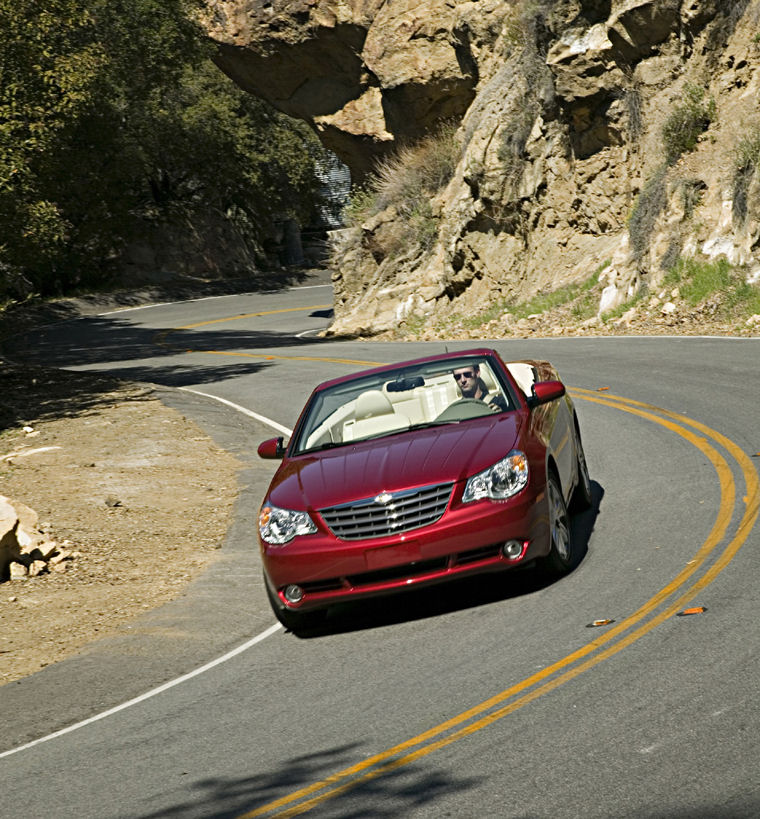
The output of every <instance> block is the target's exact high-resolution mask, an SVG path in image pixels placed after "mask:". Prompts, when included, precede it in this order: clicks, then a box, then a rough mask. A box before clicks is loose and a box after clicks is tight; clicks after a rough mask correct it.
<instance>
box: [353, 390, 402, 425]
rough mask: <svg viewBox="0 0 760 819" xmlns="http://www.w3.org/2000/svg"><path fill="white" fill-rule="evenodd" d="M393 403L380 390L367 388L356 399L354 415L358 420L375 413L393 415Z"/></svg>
mask: <svg viewBox="0 0 760 819" xmlns="http://www.w3.org/2000/svg"><path fill="white" fill-rule="evenodd" d="M392 414H393V405H392V404H391V402H390V401H389V400H388V397H387V396H386V395H384V394H383V393H382V392H381V391H380V390H367V392H363V393H362V394H361V395H360V396H359V397H358V398H357V399H356V409H355V410H354V415H355V417H356V419H357V420H359V419H361V418H372V417H373V416H375V415H392Z"/></svg>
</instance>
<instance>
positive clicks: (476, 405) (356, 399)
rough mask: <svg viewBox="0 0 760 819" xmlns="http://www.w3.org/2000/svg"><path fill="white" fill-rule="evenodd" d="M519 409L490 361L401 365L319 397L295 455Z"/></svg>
mask: <svg viewBox="0 0 760 819" xmlns="http://www.w3.org/2000/svg"><path fill="white" fill-rule="evenodd" d="M510 409H514V404H513V402H512V399H511V398H510V397H509V392H508V390H507V389H505V387H504V385H503V384H502V382H501V380H500V379H499V377H498V376H497V374H496V372H495V371H494V368H493V367H492V366H491V364H490V363H489V362H488V361H487V360H485V359H482V358H480V359H477V358H473V359H469V358H462V357H457V358H452V359H445V360H443V361H434V362H428V363H425V364H415V365H412V366H409V365H406V366H404V365H400V366H399V367H398V369H396V370H387V371H385V372H383V373H375V374H374V375H365V376H359V377H357V378H355V379H353V380H351V381H346V382H343V383H341V384H337V385H335V386H332V387H328V388H327V389H324V390H320V391H319V392H317V393H316V394H315V396H314V397H313V399H312V401H311V403H310V404H309V407H308V412H307V415H306V417H305V419H304V421H303V423H302V424H301V425H300V430H299V432H298V439H297V441H296V442H295V448H294V450H293V453H294V454H296V455H300V454H301V453H304V452H311V451H314V450H319V449H327V448H330V447H334V446H340V445H342V444H346V443H350V442H352V441H359V440H367V439H371V438H379V437H382V436H386V435H394V434H398V433H402V432H405V431H408V430H414V429H420V428H423V427H429V426H437V425H440V424H452V423H460V422H462V421H467V420H469V419H472V418H480V417H482V416H484V415H490V414H491V413H495V412H503V411H505V410H510Z"/></svg>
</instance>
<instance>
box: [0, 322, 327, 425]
mask: <svg viewBox="0 0 760 819" xmlns="http://www.w3.org/2000/svg"><path fill="white" fill-rule="evenodd" d="M327 312H329V311H324V310H315V311H313V312H312V313H311V315H312V316H313V317H315V318H325V317H326V313H327ZM57 315H58V316H59V317H62V320H63V321H64V324H58V325H54V326H45V327H40V328H35V329H29V330H21V331H19V332H16V333H13V334H12V335H11V336H10V337H6V338H5V339H4V341H3V344H2V351H3V357H5V356H10V357H12V358H13V360H14V361H18V362H23V364H18V365H16V364H14V363H10V362H8V361H7V360H6V361H2V362H0V429H7V428H10V427H13V426H18V425H19V423H28V422H30V421H32V420H35V421H41V420H48V419H53V418H60V417H72V416H76V415H80V414H82V413H87V412H91V411H94V410H96V409H97V408H98V407H99V406H101V405H103V404H108V403H112V402H113V400H114V396H113V395H112V393H113V392H115V391H116V390H123V389H124V384H122V383H119V381H117V379H123V380H129V381H139V382H149V383H152V384H159V385H163V386H168V387H182V386H188V385H202V384H212V383H218V382H221V381H225V380H228V379H232V378H237V377H239V376H245V375H252V374H256V373H259V372H262V371H263V370H265V369H266V368H268V367H271V366H272V363H273V362H272V361H267V360H266V359H267V354H266V353H264V352H261V353H259V352H257V351H259V350H261V351H264V350H266V351H267V353H271V351H272V350H277V349H283V348H291V349H292V348H298V347H300V346H304V345H310V346H314V345H315V344H320V343H323V340H322V339H318V338H316V339H315V338H309V339H300V338H297V337H294V336H293V335H291V334H289V333H285V332H276V331H269V330H236V329H234V328H233V327H231V326H229V325H227V324H225V325H224V326H220V325H219V324H212V325H210V326H206V327H200V328H188V329H175V328H173V327H165V328H155V327H152V328H151V327H143V326H140V325H139V324H134V323H132V322H130V321H128V320H126V319H125V318H123V317H120V316H119V315H118V314H116V315H110V316H90V317H86V318H82V317H81V316H77V317H76V318H75V319H74V320H71V321H67V320H66V318H65V316H66V309H65V308H62V309H61V311H60V312H58V313H57ZM233 321H234V319H233ZM190 352H192V353H198V354H204V353H208V354H215V355H217V358H216V359H215V361H214V364H213V365H211V364H209V365H204V364H198V363H197V358H195V359H194V363H192V364H191V363H189V362H188V363H187V364H184V363H182V357H183V356H184V354H185V353H190ZM220 353H221V354H222V355H223V356H224V358H221V357H219V355H218V354H220ZM169 359H171V361H169ZM209 360H211V359H210V358H209ZM131 361H134V362H135V364H134V366H131V365H130V363H129V362H131ZM83 366H89V367H100V368H103V369H107V374H106V373H105V372H104V373H102V374H96V373H93V372H84V371H77V372H73V371H67V370H65V369H64V368H66V367H83Z"/></svg>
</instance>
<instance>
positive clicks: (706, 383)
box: [0, 287, 760, 819]
mask: <svg viewBox="0 0 760 819" xmlns="http://www.w3.org/2000/svg"><path fill="white" fill-rule="evenodd" d="M330 303H331V294H330V290H329V288H327V287H314V288H295V289H292V290H289V291H284V292H281V293H267V294H260V293H258V294H246V295H238V296H227V297H219V298H214V299H207V300H202V301H200V300H199V301H193V302H183V303H180V304H167V305H161V306H155V307H150V308H146V309H141V310H130V311H124V312H119V313H113V314H109V315H103V316H97V317H89V318H87V319H82V320H79V321H73V322H66V323H64V324H60V325H55V326H50V327H47V328H43V329H42V330H41V331H39V332H38V333H37V334H35V335H34V336H33V337H29V338H27V339H21V340H19V343H18V347H17V350H16V353H15V354H16V355H17V356H19V357H20V356H23V357H24V358H26V359H29V360H32V359H36V360H39V361H44V362H45V363H48V364H50V363H53V364H55V365H57V366H62V367H67V368H71V369H98V370H103V371H107V372H112V373H115V374H117V375H120V376H122V377H125V378H132V379H138V380H144V381H149V382H152V383H155V384H159V385H163V386H164V387H167V388H176V387H184V388H186V389H185V390H183V391H178V390H175V389H171V390H167V391H166V393H165V394H166V400H169V401H174V402H177V403H178V405H180V406H181V407H182V409H183V411H184V412H186V413H188V414H190V415H192V417H194V418H196V419H197V420H199V421H200V422H201V423H202V424H204V426H205V427H206V428H207V429H208V430H209V432H210V433H211V434H214V435H215V436H216V437H217V440H220V441H221V442H222V443H223V444H224V445H226V446H228V447H229V448H231V449H233V450H234V451H236V452H237V454H238V455H239V456H240V457H242V458H243V459H244V461H246V464H247V466H246V471H245V473H244V474H245V480H244V481H243V483H244V484H245V485H246V489H245V490H244V491H243V495H242V499H241V504H240V507H239V514H238V518H237V520H236V525H235V526H234V527H233V530H232V531H231V533H230V536H229V537H228V542H227V544H226V545H225V548H224V549H223V552H224V553H225V554H227V555H228V556H231V557H232V559H234V566H235V569H236V571H235V572H230V570H229V564H224V561H222V568H221V569H220V570H218V571H217V573H216V574H214V572H213V571H212V572H210V573H209V575H207V576H206V577H204V578H203V579H202V580H201V581H200V582H199V583H198V584H196V586H194V587H193V588H192V589H191V591H190V593H189V594H188V595H187V597H186V599H185V600H183V601H179V602H178V603H177V604H176V605H173V606H170V607H166V609H164V610H160V611H159V612H158V613H155V614H154V615H153V617H154V618H158V619H157V620H156V619H150V618H148V619H147V620H144V621H143V623H144V625H142V626H141V625H138V626H137V628H136V629H135V633H134V635H133V636H123V637H121V638H119V639H118V640H115V641H104V643H102V644H100V645H99V646H96V647H94V648H93V650H92V652H90V653H88V655H87V656H86V657H80V658H74V660H72V661H68V662H64V663H60V664H58V665H57V666H53V667H51V668H48V669H45V670H44V671H43V672H41V673H39V674H36V675H34V676H33V677H31V678H28V679H27V680H24V681H21V683H20V684H18V685H15V686H4V687H3V688H0V707H2V708H3V712H4V713H5V714H6V715H7V714H9V713H10V714H14V715H18V718H17V719H16V718H14V720H13V721H12V722H13V725H9V726H8V730H7V731H5V732H4V733H5V736H4V738H3V740H2V744H0V752H5V754H4V755H2V754H0V771H2V778H3V782H4V792H3V798H2V800H1V802H0V816H2V817H5V816H7V817H11V816H13V817H15V816H43V815H52V816H55V817H79V818H80V819H81V817H99V818H100V817H153V816H155V817H167V816H178V817H179V816H181V817H196V816H197V817H208V816H215V817H228V816H229V817H242V816H251V817H252V816H293V815H301V814H303V813H308V814H309V815H312V816H320V817H328V816H329V817H332V816H336V817H337V816H340V817H348V816H398V815H403V816H415V817H426V816H436V817H438V816H474V815H476V814H477V815H480V816H494V817H559V816H562V817H564V816H567V817H577V816H584V817H611V816H615V817H623V816H630V817H640V816H661V817H693V816H700V817H739V816H747V817H751V816H757V815H760V774H759V773H758V770H760V768H759V766H758V765H757V759H758V757H759V756H760V747H758V746H760V708H759V707H758V705H757V703H758V702H760V679H758V674H757V662H758V654H759V653H760V652H759V649H760V633H758V630H757V628H756V625H755V620H756V607H757V604H758V602H760V599H759V596H758V592H757V585H758V583H757V578H758V577H759V576H760V533H759V530H760V527H758V524H757V516H758V506H759V505H760V488H759V487H760V484H759V482H758V474H757V464H758V463H760V459H758V457H756V453H758V452H760V427H759V426H758V423H757V406H758V402H759V401H760V378H758V376H759V375H760V340H757V339H748V340H739V339H710V338H683V339H681V338H600V339H580V338H579V339H557V340H549V339H546V340H541V339H535V340H498V341H495V342H493V346H494V347H495V348H496V349H497V350H499V352H500V353H501V354H502V355H503V356H504V357H505V358H508V359H520V358H548V359H549V360H551V361H552V362H553V363H554V364H555V365H556V366H557V367H558V369H559V371H560V373H561V375H562V377H563V379H564V380H565V382H566V383H567V384H568V386H569V387H570V388H571V390H572V392H573V395H574V398H575V400H576V406H577V409H578V414H579V417H580V421H581V426H582V429H583V432H584V442H585V448H586V451H587V458H588V461H589V465H590V469H591V474H592V479H593V480H594V491H595V501H596V503H595V505H594V508H593V509H592V510H591V511H589V512H587V513H584V515H583V516H581V517H579V518H578V519H577V520H576V521H575V524H574V525H575V527H576V530H577V533H578V535H579V536H580V537H581V538H582V539H583V541H584V542H585V543H586V544H587V552H586V555H585V558H584V560H583V562H582V563H581V564H580V566H579V567H578V568H577V569H576V570H575V571H574V572H573V573H572V574H571V575H569V576H567V577H565V578H563V579H562V580H560V581H558V582H556V583H552V584H550V585H545V584H542V583H540V582H538V581H537V580H536V579H535V578H533V577H532V576H531V575H530V574H529V573H522V574H520V575H517V574H515V575H514V576H511V577H509V578H501V579H499V578H491V579H489V580H487V581H477V582H468V583H464V584H461V586H457V587H455V588H446V589H442V588H438V589H432V590H428V591H425V592H421V593H415V594H411V595H408V596H403V597H399V598H397V599H394V600H392V601H383V602H375V603H370V604H367V605H363V606H346V607H343V608H342V609H340V610H338V611H335V612H333V613H332V615H331V617H330V619H329V621H328V627H327V628H326V629H325V631H324V633H321V634H319V635H318V636H315V637H314V638H313V639H305V640H303V639H298V638H296V637H295V636H293V635H292V634H289V633H286V632H284V631H283V630H282V629H277V628H272V629H271V631H269V632H266V631H265V630H266V629H268V628H269V627H271V626H272V623H273V620H272V617H271V615H270V614H269V612H268V609H267V604H266V601H265V598H264V594H263V590H262V588H261V584H260V579H259V564H258V557H257V555H256V552H255V547H254V538H253V533H252V531H253V521H254V519H255V513H256V511H257V508H256V507H257V504H258V502H259V501H260V499H261V494H262V493H263V491H264V488H265V486H266V481H267V479H268V476H269V474H271V465H269V464H266V463H265V462H260V461H257V460H256V459H255V456H254V452H255V445H256V443H257V442H258V440H260V439H261V438H264V437H268V436H269V435H271V434H275V433H274V432H273V431H272V430H271V428H270V427H269V426H268V424H267V422H266V419H271V420H272V421H274V422H275V423H276V424H278V425H280V426H282V427H285V428H287V427H290V426H292V424H293V423H294V421H295V419H296V417H297V414H298V411H299V410H300V407H301V406H302V404H303V401H304V400H305V398H306V397H307V395H308V393H309V391H310V389H311V388H312V386H313V385H314V384H315V383H317V382H318V381H320V380H323V379H324V378H326V377H329V376H332V375H336V374H340V373H344V372H349V371H351V370H355V369H358V368H360V367H362V366H365V364H367V363H375V362H390V361H394V360H398V359H402V358H408V357H412V356H414V355H418V354H424V353H427V352H433V351H442V350H443V349H444V346H445V345H444V343H443V342H429V343H420V344H400V343H384V344H373V343H366V342H356V341H344V342H336V341H324V340H321V339H319V338H316V337H315V333H316V331H318V330H319V329H320V328H321V327H324V326H325V324H326V323H327V321H328V313H329V305H330ZM480 343H481V342H478V344H480ZM471 345H472V342H469V343H467V342H450V343H449V344H448V347H449V349H455V348H456V349H459V348H465V347H467V346H471ZM188 390H191V391H192V392H189V391H188ZM198 393H204V394H205V395H206V396H214V397H216V398H218V399H223V401H224V402H225V403H220V402H219V401H216V400H214V398H210V397H204V396H201V395H198ZM233 404H234V405H237V406H240V407H242V408H245V409H246V410H248V411H249V413H253V414H254V415H251V414H243V413H240V412H238V411H237V410H236V409H234V407H233V406H231V405H233ZM689 609H695V610H696V612H697V613H694V614H690V615H684V612H685V611H687V610H689ZM598 620H609V621H611V622H610V623H609V624H607V625H603V626H598V627H590V625H591V624H592V623H593V622H594V621H598ZM175 621H181V622H182V623H183V624H184V625H185V627H186V628H188V627H190V626H189V624H193V626H192V627H193V628H196V629H197V631H196V634H197V636H198V639H196V640H194V641H192V640H191V641H190V643H189V644H188V645H184V647H183V648H182V650H181V651H180V650H176V649H172V648H170V647H169V646H168V644H167V643H165V642H161V641H160V640H158V638H157V637H156V631H158V630H159V629H157V628H156V623H159V624H162V625H163V626H165V625H166V623H168V622H175ZM257 635H264V636H261V637H259V638H258V639H256V638H257ZM236 647H237V648H238V649H240V650H235V649H236ZM138 649H139V650H138ZM227 652H229V656H224V657H222V655H225V654H226V653H227ZM220 657H221V658H222V659H223V661H221V662H218V661H216V662H215V658H220ZM206 663H207V664H208V666H207V667H204V668H202V669H201V673H188V672H192V671H193V669H194V668H195V669H198V668H199V667H201V666H204V664H206ZM183 674H186V675H187V676H186V677H185V678H184V679H182V680H181V681H179V682H178V684H173V683H172V681H173V680H176V678H178V677H180V676H181V675H183ZM166 683H169V685H164V687H163V688H162V689H161V690H160V691H158V692H156V693H155V695H152V696H149V697H142V698H140V697H139V695H140V694H143V693H144V692H148V691H151V690H152V689H155V688H156V687H157V686H159V685H162V684H166ZM53 688H55V690H56V691H58V692H59V697H60V692H66V693H65V694H64V696H63V699H64V700H68V701H69V702H70V705H67V706H64V707H63V718H62V717H61V715H60V710H59V712H58V716H55V715H54V713H53V710H52V709H49V710H45V706H44V705H40V703H43V702H44V701H45V700H44V699H43V695H44V694H45V692H50V691H52V690H53ZM66 695H68V696H66ZM133 697H134V698H137V701H135V702H134V703H133V704H131V705H130V706H129V707H126V708H121V709H115V710H114V711H113V713H111V714H110V715H108V716H106V717H105V718H102V719H95V720H94V721H90V722H88V723H87V724H84V725H82V726H81V727H79V728H77V729H76V730H72V731H68V732H65V733H62V734H61V735H60V736H57V737H55V738H51V739H49V740H47V741H44V742H38V743H36V744H32V745H30V746H29V747H26V748H25V749H21V750H15V749H16V748H18V747H19V746H21V745H22V744H23V743H27V742H29V741H32V742H33V741H34V740H37V739H40V738H44V737H45V736H46V735H47V734H49V733H50V732H51V731H54V730H57V729H60V728H64V727H65V725H66V724H71V723H77V722H79V721H80V720H87V719H88V718H90V719H91V718H93V717H97V716H98V715H99V714H101V713H102V712H103V711H104V710H105V709H107V708H112V707H114V706H118V705H119V704H120V703H124V702H126V701H128V700H130V699H131V698H133ZM32 709H37V710H36V711H35V710H32ZM30 713H31V714H33V715H34V719H32V718H30V717H29V716H28V715H29V714H30Z"/></svg>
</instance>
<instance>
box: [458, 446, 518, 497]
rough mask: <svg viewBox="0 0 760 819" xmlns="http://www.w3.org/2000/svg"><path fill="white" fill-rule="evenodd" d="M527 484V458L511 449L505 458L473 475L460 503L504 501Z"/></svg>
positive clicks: (516, 450)
mask: <svg viewBox="0 0 760 819" xmlns="http://www.w3.org/2000/svg"><path fill="white" fill-rule="evenodd" d="M527 484H528V458H527V456H526V455H525V453H524V452H520V450H519V449H513V450H512V451H511V452H510V453H509V455H507V456H506V458H502V459H501V460H500V461H499V462H498V463H495V464H494V465H493V466H489V467H488V469H484V470H483V471H482V472H478V474H477V475H473V476H472V477H471V478H470V480H469V481H467V485H466V486H465V488H464V494H463V495H462V501H463V502H464V503H468V502H469V501H475V500H480V499H481V498H491V500H504V499H505V498H511V497H512V495H516V494H517V493H518V492H519V491H520V490H521V489H524V488H525V487H526V486H527Z"/></svg>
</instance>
